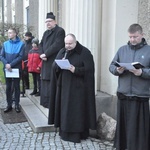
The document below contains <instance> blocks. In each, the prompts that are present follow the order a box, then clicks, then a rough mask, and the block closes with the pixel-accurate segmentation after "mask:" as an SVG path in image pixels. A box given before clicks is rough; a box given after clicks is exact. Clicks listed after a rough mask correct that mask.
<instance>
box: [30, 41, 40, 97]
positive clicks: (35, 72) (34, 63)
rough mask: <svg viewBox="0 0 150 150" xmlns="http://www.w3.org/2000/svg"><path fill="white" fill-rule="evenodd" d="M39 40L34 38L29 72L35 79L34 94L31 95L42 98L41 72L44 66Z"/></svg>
mask: <svg viewBox="0 0 150 150" xmlns="http://www.w3.org/2000/svg"><path fill="white" fill-rule="evenodd" d="M38 45H39V40H38V39H37V38H34V39H33V40H32V49H31V50H30V51H29V53H28V64H27V66H28V72H29V73H32V77H33V85H34V88H33V92H32V93H30V95H35V96H40V87H41V79H40V71H41V66H42V60H41V58H40V54H41V53H40V50H39V48H38Z"/></svg>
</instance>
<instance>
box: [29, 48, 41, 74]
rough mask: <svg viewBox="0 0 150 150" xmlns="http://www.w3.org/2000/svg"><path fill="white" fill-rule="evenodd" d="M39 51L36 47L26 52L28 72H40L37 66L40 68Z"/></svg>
mask: <svg viewBox="0 0 150 150" xmlns="http://www.w3.org/2000/svg"><path fill="white" fill-rule="evenodd" d="M40 54H41V53H40V51H39V49H38V48H32V49H31V50H30V51H29V53H28V63H27V66H28V72H35V73H40V70H38V69H37V68H41V61H42V60H41V58H40Z"/></svg>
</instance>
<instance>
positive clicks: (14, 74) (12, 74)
mask: <svg viewBox="0 0 150 150" xmlns="http://www.w3.org/2000/svg"><path fill="white" fill-rule="evenodd" d="M5 75H6V78H19V69H17V68H15V69H12V71H11V72H10V71H8V70H7V69H5Z"/></svg>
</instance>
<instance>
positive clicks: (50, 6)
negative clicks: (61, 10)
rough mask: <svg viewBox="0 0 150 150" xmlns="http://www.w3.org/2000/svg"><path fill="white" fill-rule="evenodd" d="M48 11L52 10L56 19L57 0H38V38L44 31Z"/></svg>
mask: <svg viewBox="0 0 150 150" xmlns="http://www.w3.org/2000/svg"><path fill="white" fill-rule="evenodd" d="M48 12H53V13H54V15H55V16H56V19H57V1H56V0H39V24H38V26H39V40H41V38H42V36H43V33H44V31H45V30H46V29H47V28H46V24H45V20H46V14H47V13H48Z"/></svg>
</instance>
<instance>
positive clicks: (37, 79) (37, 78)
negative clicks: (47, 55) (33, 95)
mask: <svg viewBox="0 0 150 150" xmlns="http://www.w3.org/2000/svg"><path fill="white" fill-rule="evenodd" d="M32 77H33V86H34V87H33V90H34V91H37V89H38V91H39V92H40V88H41V79H40V74H39V73H36V72H32Z"/></svg>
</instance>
